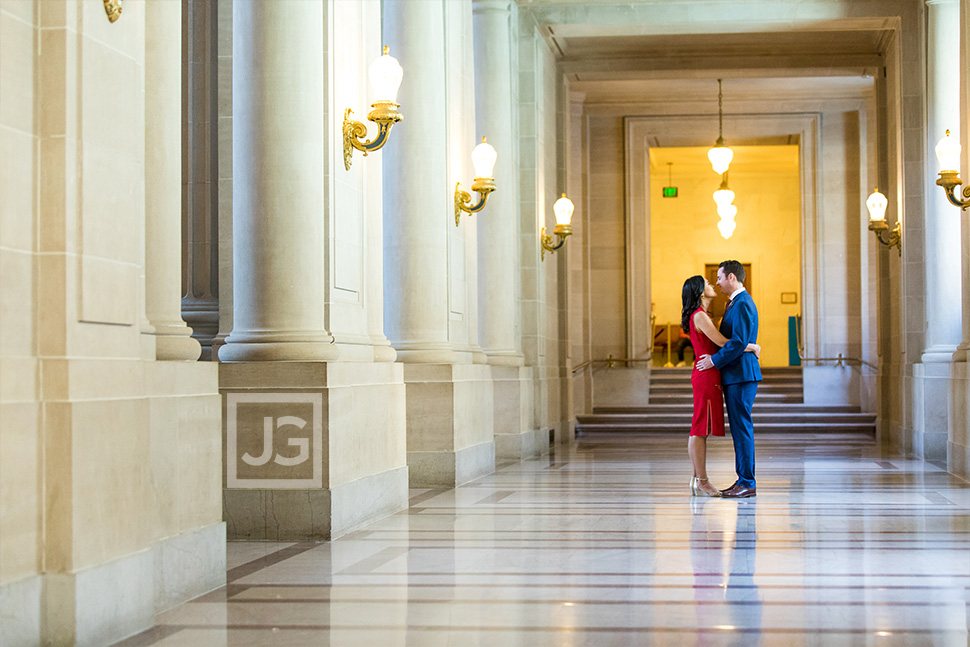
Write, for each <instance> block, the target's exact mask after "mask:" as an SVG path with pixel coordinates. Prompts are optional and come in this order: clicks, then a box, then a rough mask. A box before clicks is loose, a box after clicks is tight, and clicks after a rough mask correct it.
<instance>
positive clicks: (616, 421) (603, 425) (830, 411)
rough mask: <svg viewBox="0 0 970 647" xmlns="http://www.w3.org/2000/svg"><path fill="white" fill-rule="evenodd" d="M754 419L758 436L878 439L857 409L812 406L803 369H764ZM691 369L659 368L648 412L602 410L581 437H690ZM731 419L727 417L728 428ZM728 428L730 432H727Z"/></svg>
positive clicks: (584, 422)
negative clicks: (806, 400) (629, 434)
mask: <svg viewBox="0 0 970 647" xmlns="http://www.w3.org/2000/svg"><path fill="white" fill-rule="evenodd" d="M761 372H762V375H763V377H764V381H762V382H761V384H760V385H759V386H758V396H757V398H756V399H755V403H754V409H753V410H752V417H753V418H754V430H755V433H756V434H757V433H771V432H774V433H812V434H818V433H831V434H865V435H868V436H875V433H876V416H875V414H872V413H862V412H860V410H859V408H858V407H852V406H842V405H807V404H805V403H804V399H803V392H804V390H803V384H802V370H801V368H800V367H797V366H796V367H764V368H762V369H761ZM690 373H691V369H690V368H654V369H653V372H652V373H651V375H650V404H649V405H647V406H645V407H597V408H595V409H594V410H593V413H592V414H586V415H580V416H577V417H576V431H577V433H580V434H592V433H603V432H610V433H616V432H661V433H678V434H683V435H684V436H685V437H686V436H687V434H688V433H689V430H690V422H691V417H692V415H693V394H692V392H691V386H690ZM726 416H727V413H726V412H725V426H728V425H727V420H726ZM728 427H729V426H728Z"/></svg>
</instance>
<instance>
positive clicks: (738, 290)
mask: <svg viewBox="0 0 970 647" xmlns="http://www.w3.org/2000/svg"><path fill="white" fill-rule="evenodd" d="M744 291H745V289H744V286H743V285H742V286H741V287H739V288H738V289H737V290H735V291H734V292H732V293H731V296H729V297H728V299H730V300H731V301H734V297H736V296H738V295H739V294H741V293H742V292H744Z"/></svg>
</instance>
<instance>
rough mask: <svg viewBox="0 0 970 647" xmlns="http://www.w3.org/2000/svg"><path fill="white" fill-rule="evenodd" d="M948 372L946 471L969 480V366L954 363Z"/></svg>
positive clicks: (963, 363) (964, 363)
mask: <svg viewBox="0 0 970 647" xmlns="http://www.w3.org/2000/svg"><path fill="white" fill-rule="evenodd" d="M950 370H951V373H950V416H949V421H950V426H949V429H948V430H947V452H946V469H947V471H949V472H952V473H953V474H956V475H958V476H962V477H963V478H970V365H968V364H967V363H966V362H954V363H953V364H952V365H951V367H950Z"/></svg>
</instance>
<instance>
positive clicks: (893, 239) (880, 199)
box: [866, 189, 903, 256]
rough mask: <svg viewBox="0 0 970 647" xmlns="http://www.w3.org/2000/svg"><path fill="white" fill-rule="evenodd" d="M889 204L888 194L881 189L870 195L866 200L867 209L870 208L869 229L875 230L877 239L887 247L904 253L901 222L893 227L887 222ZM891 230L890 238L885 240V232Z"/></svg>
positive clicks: (900, 253)
mask: <svg viewBox="0 0 970 647" xmlns="http://www.w3.org/2000/svg"><path fill="white" fill-rule="evenodd" d="M887 206H889V200H887V199H886V196H884V195H883V194H881V193H879V189H875V190H874V191H873V192H872V193H871V194H870V195H869V199H868V200H866V209H868V210H869V231H872V232H875V234H876V240H878V241H879V242H880V243H882V244H883V245H885V246H886V247H889V248H893V247H895V248H896V250H897V251H898V252H899V255H900V256H902V255H903V245H902V240H903V234H902V231H901V229H900V226H899V223H898V222H897V223H896V224H895V226H893V228H892V229H889V225H887V224H886V207H887ZM887 231H888V232H889V239H888V240H884V239H883V234H884V233H886V232H887Z"/></svg>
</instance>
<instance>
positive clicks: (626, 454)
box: [121, 435, 970, 647]
mask: <svg viewBox="0 0 970 647" xmlns="http://www.w3.org/2000/svg"><path fill="white" fill-rule="evenodd" d="M686 444H687V439H686V436H685V437H684V438H675V439H672V438H658V437H653V438H650V437H642V436H641V437H629V436H627V437H595V438H587V439H582V440H580V441H578V442H577V443H575V444H574V445H572V446H570V447H568V448H565V449H560V448H557V449H556V451H555V453H554V454H551V455H548V456H544V457H543V458H542V459H540V460H534V461H526V462H521V463H519V462H515V463H508V464H502V463H500V464H499V466H498V469H497V470H496V472H495V473H494V474H492V475H490V476H487V477H485V478H482V479H479V480H477V481H475V482H473V483H471V484H469V485H467V486H464V487H460V488H458V489H454V490H446V491H440V490H414V491H412V493H411V494H412V497H411V507H410V509H409V510H408V511H407V512H402V513H400V514H397V515H395V516H393V517H389V518H387V519H384V520H382V521H379V522H377V523H375V524H373V525H370V526H368V527H366V528H364V529H362V530H360V531H358V532H355V533H353V534H351V535H349V536H346V537H344V538H342V539H339V540H337V541H334V542H330V543H319V544H318V543H289V544H270V543H232V544H230V546H229V571H228V582H229V584H228V586H226V587H225V588H224V589H221V590H219V591H216V592H214V593H211V594H209V595H206V596H203V597H202V598H199V599H197V600H194V601H192V602H190V603H187V604H184V605H182V606H180V607H177V608H176V609H174V610H172V611H170V612H167V613H165V614H163V615H162V616H160V618H159V623H160V624H159V626H157V627H156V628H155V629H153V630H151V631H148V632H146V633H144V634H141V635H139V636H136V637H134V638H131V639H129V640H127V641H125V642H123V643H121V644H122V645H125V646H126V647H131V646H133V645H159V646H162V645H164V646H166V647H168V646H175V645H179V646H183V645H184V646H192V647H198V646H202V645H205V646H218V645H234V646H237V645H238V646H243V645H288V646H292V647H299V646H303V645H307V646H310V645H312V646H315V647H318V646H322V645H329V646H343V645H347V646H350V645H373V646H380V647H384V646H395V645H413V646H421V647H424V646H429V647H432V646H455V647H467V646H473V645H474V646H479V645H496V646H502V647H512V646H517V645H522V646H528V647H535V646H541V645H557V646H558V645H563V646H579V645H591V646H597V647H599V646H606V645H637V646H647V645H658V646H659V645H671V646H673V645H676V646H678V647H686V646H694V645H696V646H704V647H708V646H711V647H714V646H721V645H725V646H726V645H737V646H744V647H773V646H782V645H784V646H786V647H788V646H797V645H819V646H825V647H830V646H837V645H845V646H852V647H859V646H862V645H873V646H884V645H885V646H888V645H898V646H903V645H905V646H906V647H916V646H921V645H932V646H934V647H942V646H947V647H949V646H953V647H966V646H967V644H968V632H967V626H968V617H970V612H968V609H970V602H968V601H970V484H968V483H967V482H966V481H964V480H961V479H959V478H956V477H954V476H952V475H950V474H948V473H947V472H946V471H945V470H944V469H942V468H941V466H939V465H933V464H928V463H924V462H922V461H919V460H907V459H900V458H898V457H895V456H891V455H884V454H882V453H880V451H879V450H878V448H877V447H876V446H875V445H874V444H873V443H872V441H871V440H868V439H866V438H865V437H851V436H840V437H836V436H831V435H824V436H823V435H817V436H809V435H801V436H799V437H798V438H795V439H792V438H789V437H784V436H767V437H765V436H758V438H757V444H758V446H757V452H758V466H757V470H758V471H757V474H758V497H757V498H756V499H742V500H718V499H698V498H691V497H690V496H689V492H688V481H689V480H690V463H689V462H688V460H687V454H686ZM711 447H712V450H711V453H710V456H709V466H710V474H711V480H712V482H713V483H714V484H715V485H718V486H720V487H727V486H728V485H730V484H731V483H732V482H733V476H734V475H733V454H732V450H731V442H730V438H727V439H715V440H713V441H712V443H711Z"/></svg>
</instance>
